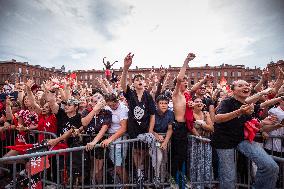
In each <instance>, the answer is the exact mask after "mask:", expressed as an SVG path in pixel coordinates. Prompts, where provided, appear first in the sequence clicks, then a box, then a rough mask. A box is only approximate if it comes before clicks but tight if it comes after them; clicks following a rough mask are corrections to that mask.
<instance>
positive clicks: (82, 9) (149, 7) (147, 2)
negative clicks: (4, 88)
mask: <svg viewBox="0 0 284 189" xmlns="http://www.w3.org/2000/svg"><path fill="white" fill-rule="evenodd" d="M273 1H276V0H273ZM229 2H231V3H228V1H224V0H220V1H218V2H214V3H212V1H210V0H199V1H196V0H177V1H169V0H155V1H152V0H144V1H139V0H136V1H133V0H120V1H118V0H96V1H93V0H83V1H77V0H70V1H68V3H67V2H66V1H63V0H45V1H40V0H34V1H20V0H15V1H13V2H11V1H3V0H2V1H1V0H0V4H2V5H4V6H2V7H4V8H2V9H1V6H0V24H1V25H2V26H3V30H2V31H1V36H0V46H1V48H0V59H8V58H10V59H11V58H15V57H16V59H18V60H21V59H22V60H25V61H26V60H28V61H29V62H30V63H32V64H41V65H43V66H56V67H60V66H61V65H62V64H65V66H66V68H67V69H93V68H95V69H101V68H102V67H103V64H102V58H103V57H104V56H106V57H107V58H108V59H109V60H110V61H114V60H118V61H119V63H118V64H116V65H115V66H114V67H116V68H119V67H121V66H122V65H123V63H122V61H123V58H124V55H126V54H127V53H128V52H129V51H131V52H133V53H135V60H134V65H133V66H138V67H151V66H152V65H155V66H156V67H159V66H160V65H161V64H163V65H164V66H168V65H172V66H180V65H181V64H182V62H183V59H184V58H185V56H186V54H187V53H188V52H189V51H191V52H194V53H196V54H197V58H196V60H195V61H194V63H193V66H200V65H204V64H209V65H219V64H221V63H223V62H224V63H228V64H230V63H238V64H242V63H243V64H247V65H250V66H253V65H260V62H258V63H256V62H255V61H253V59H254V58H255V60H257V61H261V64H262V65H265V64H266V63H267V57H268V56H270V58H279V57H281V55H280V52H283V50H284V45H283V44H284V38H283V37H278V38H277V39H276V36H277V34H278V35H279V32H280V31H283V30H281V29H283V27H282V28H281V27H280V25H279V23H278V22H279V13H278V12H277V11H276V13H275V14H274V13H273V12H272V13H273V14H268V12H267V11H266V12H265V10H266V9H264V8H263V6H265V5H266V4H265V1H260V2H261V3H262V5H263V6H260V5H258V4H257V3H256V2H255V1H250V2H252V3H249V2H248V1H238V2H236V1H229ZM261 3H259V4H261ZM258 6H259V7H260V8H262V9H261V10H264V11H263V12H264V13H263V15H261V14H260V13H259V12H257V10H256V9H257V7H258ZM259 7H258V8H259ZM278 7H281V6H278ZM268 9H269V10H272V11H273V10H274V9H275V8H273V7H272V8H271V7H270V8H269V7H268ZM277 10H278V9H277ZM1 12H2V13H1ZM254 16H255V17H256V18H254ZM277 16H278V17H277ZM1 17H2V18H1ZM282 17H283V16H282ZM282 17H281V18H282ZM280 21H281V19H280ZM270 23H272V24H270ZM280 33H281V32H280ZM268 47H269V51H268ZM265 51H267V53H268V52H269V54H265V53H264V52H265ZM270 58H269V59H270ZM78 65H79V66H78Z"/></svg>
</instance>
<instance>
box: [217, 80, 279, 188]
mask: <svg viewBox="0 0 284 189" xmlns="http://www.w3.org/2000/svg"><path fill="white" fill-rule="evenodd" d="M231 89H232V91H233V96H232V97H230V98H227V99H224V100H223V101H222V102H221V104H220V106H219V108H218V109H217V111H216V116H215V122H216V124H215V126H214V130H215V131H214V133H213V135H212V146H213V147H215V148H216V149H217V154H218V159H219V180H220V188H221V189H233V188H235V182H236V166H235V162H234V159H235V158H234V155H235V149H237V150H238V151H240V152H241V153H242V154H244V155H245V156H246V157H247V158H248V159H250V160H251V161H253V162H255V164H256V166H257V168H258V170H257V173H256V178H255V183H254V185H253V186H254V187H253V188H256V189H260V188H263V189H272V188H275V183H276V180H277V175H278V172H279V167H278V165H277V164H276V163H275V161H274V160H273V159H272V158H271V156H269V155H268V154H267V153H266V152H265V151H264V149H263V148H261V147H260V146H258V145H257V144H256V143H255V142H254V141H252V142H249V141H248V140H246V139H245V136H244V127H245V126H244V125H245V123H246V122H247V121H250V120H251V119H252V114H253V113H254V111H257V109H258V108H259V105H253V104H246V103H245V100H246V98H247V97H249V96H250V93H251V88H250V85H249V84H248V83H247V82H246V81H244V80H238V81H235V82H234V83H233V84H232V87H231ZM268 122H269V117H268V118H266V119H265V120H263V121H261V122H260V126H263V125H264V124H268ZM271 124H273V123H271Z"/></svg>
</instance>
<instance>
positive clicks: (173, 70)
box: [75, 64, 261, 87]
mask: <svg viewBox="0 0 284 189" xmlns="http://www.w3.org/2000/svg"><path fill="white" fill-rule="evenodd" d="M151 70H154V71H155V72H156V73H159V70H160V69H159V68H138V67H136V68H135V69H130V70H129V75H128V78H132V77H133V75H135V74H138V73H142V74H144V75H145V77H148V76H149V74H150V73H151ZM167 70H168V72H169V73H170V79H169V80H170V81H171V82H172V81H173V80H174V78H175V77H176V76H177V75H178V73H179V71H180V67H171V66H170V67H169V68H167ZM113 71H114V73H115V74H116V75H121V74H122V68H120V69H114V70H113ZM75 72H76V74H77V78H78V80H79V81H81V82H82V83H88V84H89V85H90V84H95V83H96V81H95V78H99V77H103V76H104V71H103V70H77V71H75ZM206 74H211V75H213V76H214V80H213V83H214V84H215V85H216V84H217V83H219V81H220V80H221V78H222V77H224V78H225V79H226V80H227V83H231V82H232V81H234V80H238V79H244V80H246V81H249V82H253V83H255V82H257V81H258V80H259V77H260V76H261V69H260V68H246V67H245V66H244V65H234V66H233V65H228V64H222V65H220V66H208V65H206V66H203V67H189V68H187V71H186V75H187V77H188V78H189V81H191V82H190V83H191V84H194V83H196V82H198V81H199V80H201V79H202V78H203V77H204V76H205V75H206ZM170 87H172V83H171V84H170Z"/></svg>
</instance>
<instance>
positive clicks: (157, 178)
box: [153, 177, 161, 187]
mask: <svg viewBox="0 0 284 189" xmlns="http://www.w3.org/2000/svg"><path fill="white" fill-rule="evenodd" d="M153 184H154V186H155V187H159V186H160V184H161V179H160V178H159V177H154V179H153Z"/></svg>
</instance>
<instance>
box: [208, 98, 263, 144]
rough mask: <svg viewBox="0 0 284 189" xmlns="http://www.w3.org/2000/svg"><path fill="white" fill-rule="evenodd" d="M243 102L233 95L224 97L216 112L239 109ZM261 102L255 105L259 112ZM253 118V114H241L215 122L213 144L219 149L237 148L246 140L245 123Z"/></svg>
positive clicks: (222, 112) (221, 112) (223, 112)
mask: <svg viewBox="0 0 284 189" xmlns="http://www.w3.org/2000/svg"><path fill="white" fill-rule="evenodd" d="M242 105H243V104H242V103H241V102H239V101H237V100H236V99H235V98H233V97H229V98H226V99H224V100H223V101H222V102H221V104H220V106H219V108H218V109H217V112H216V114H225V113H229V112H233V111H235V110H237V109H239V108H240V107H241V106H242ZM258 109H259V104H258V105H255V107H254V110H255V112H257V111H258ZM252 118H253V116H252V115H241V116H239V117H236V118H234V119H232V120H230V121H227V122H222V123H215V125H214V133H213V135H212V138H211V144H212V146H213V147H215V148H217V149H232V148H235V147H236V146H237V145H238V144H239V143H240V142H241V141H243V140H244V123H245V122H246V121H248V120H251V119H252Z"/></svg>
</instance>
